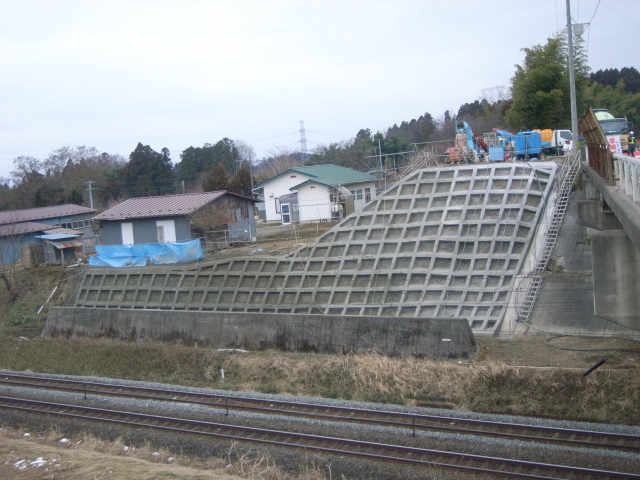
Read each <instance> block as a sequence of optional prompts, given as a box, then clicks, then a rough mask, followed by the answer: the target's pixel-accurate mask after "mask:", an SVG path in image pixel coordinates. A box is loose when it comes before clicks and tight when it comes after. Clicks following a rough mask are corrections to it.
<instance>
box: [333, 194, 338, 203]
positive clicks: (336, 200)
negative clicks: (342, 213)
mask: <svg viewBox="0 0 640 480" xmlns="http://www.w3.org/2000/svg"><path fill="white" fill-rule="evenodd" d="M339 201H340V196H339V195H331V203H338V202H339Z"/></svg>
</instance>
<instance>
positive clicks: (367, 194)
mask: <svg viewBox="0 0 640 480" xmlns="http://www.w3.org/2000/svg"><path fill="white" fill-rule="evenodd" d="M364 200H365V201H366V202H370V201H371V189H370V188H365V189H364Z"/></svg>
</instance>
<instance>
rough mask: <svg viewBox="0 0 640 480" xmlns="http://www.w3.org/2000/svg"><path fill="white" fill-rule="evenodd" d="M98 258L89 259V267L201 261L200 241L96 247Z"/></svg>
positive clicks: (119, 266) (121, 266) (118, 266)
mask: <svg viewBox="0 0 640 480" xmlns="http://www.w3.org/2000/svg"><path fill="white" fill-rule="evenodd" d="M96 252H97V253H98V256H96V257H89V265H93V266H98V267H116V268H123V267H144V266H145V265H146V264H147V262H151V263H152V264H154V265H167V264H172V263H187V262H195V261H197V260H202V259H203V258H204V252H203V251H202V245H200V240H197V239H196V240H191V241H190V242H184V243H152V244H147V245H96Z"/></svg>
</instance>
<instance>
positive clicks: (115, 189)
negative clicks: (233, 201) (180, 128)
mask: <svg viewBox="0 0 640 480" xmlns="http://www.w3.org/2000/svg"><path fill="white" fill-rule="evenodd" d="M573 43H574V49H575V51H574V59H575V61H574V65H575V79H576V96H577V102H578V112H579V114H582V113H583V112H585V111H586V110H587V109H588V108H589V107H593V108H607V109H609V111H610V112H611V113H612V114H613V115H614V116H615V117H627V118H628V119H629V120H631V121H632V122H633V123H634V124H637V123H638V122H640V73H638V71H637V70H636V69H635V68H634V67H624V68H622V69H621V70H618V69H606V70H604V71H603V70H599V71H598V72H595V73H591V72H590V68H589V66H588V61H587V56H586V53H585V49H584V42H583V40H582V39H581V38H580V37H575V38H574V42H573ZM522 51H523V53H524V60H523V62H522V64H521V65H516V66H515V72H514V75H513V77H512V78H511V84H510V86H509V87H506V86H497V87H492V88H487V89H484V90H482V91H481V94H480V97H479V98H478V99H476V100H474V101H473V102H470V103H465V104H463V105H461V106H460V107H459V109H458V111H457V112H455V113H452V112H450V111H445V112H444V113H443V114H442V115H440V116H438V117H434V116H433V115H432V114H430V113H429V112H425V113H424V114H423V115H421V116H420V117H418V118H417V119H412V120H404V121H401V122H400V123H399V124H397V123H396V124H394V125H393V126H391V127H389V128H388V129H386V131H384V132H375V133H373V132H372V131H371V130H370V129H368V128H362V129H360V130H359V131H358V132H357V133H356V134H355V136H354V137H352V138H350V139H347V140H343V141H340V142H334V143H331V144H329V145H321V146H319V147H317V148H316V149H315V150H314V151H313V152H312V153H311V155H308V156H304V157H303V156H302V154H301V153H300V152H297V151H295V150H291V149H286V148H278V147H276V148H274V149H272V150H271V151H270V152H269V154H268V155H267V156H265V157H264V158H262V159H260V160H257V159H256V158H255V157H256V156H255V152H254V151H253V148H252V147H251V146H250V145H248V144H246V143H245V142H243V141H241V140H231V139H229V138H226V137H225V138H223V139H221V140H219V141H218V142H216V143H213V144H211V143H205V144H204V145H203V146H201V147H193V146H191V147H189V148H187V149H185V150H184V151H183V152H182V153H181V154H180V160H179V161H177V162H175V163H174V162H173V161H172V159H171V156H170V152H169V150H168V149H166V148H162V149H161V150H160V151H159V152H157V151H155V150H153V149H152V148H151V147H150V146H149V145H143V144H142V143H138V145H137V146H136V148H135V149H134V151H133V152H131V154H130V155H129V158H128V159H127V158H125V157H123V156H121V155H118V154H109V153H106V152H100V151H99V150H98V149H96V148H95V147H87V146H75V147H72V146H65V147H62V148H59V149H57V150H54V151H53V152H51V153H50V154H49V156H47V158H46V159H44V160H39V159H37V158H34V157H31V156H21V157H18V158H16V159H15V160H14V162H13V163H14V170H13V171H12V172H11V178H0V210H13V209H22V208H33V207H43V206H49V205H57V204H63V203H75V204H79V205H88V204H89V202H88V193H87V186H88V185H89V184H88V183H87V182H92V183H91V184H90V185H91V190H92V195H93V202H94V207H95V208H97V209H99V210H101V209H104V208H108V207H109V206H110V205H111V204H113V203H115V202H120V201H122V200H124V199H127V198H130V197H139V196H151V195H167V194H175V193H182V192H186V193H189V192H198V191H213V190H228V191H232V192H236V193H239V194H242V195H247V196H251V195H252V188H253V186H254V185H255V184H257V183H259V182H261V181H263V180H266V179H267V178H270V177H272V176H274V175H277V174H279V173H281V172H283V171H285V170H287V169H289V168H291V167H295V166H301V165H305V164H306V165H318V164H328V163H332V164H336V165H341V166H346V167H349V168H352V169H355V170H359V171H362V172H375V171H376V170H378V169H381V168H382V169H388V168H394V167H398V166H402V164H403V163H404V162H408V159H409V158H410V157H411V156H412V155H413V154H414V152H417V151H422V150H425V149H430V150H429V151H432V152H433V153H436V154H438V153H443V152H444V150H445V149H446V148H447V147H448V146H450V145H451V141H452V140H453V138H454V137H455V131H456V123H457V122H458V121H460V120H463V121H466V122H467V123H468V124H469V125H471V127H472V128H473V130H474V131H475V132H476V133H477V134H478V135H483V134H484V133H486V132H490V131H491V130H492V129H493V128H496V127H497V128H502V129H506V130H511V131H521V130H530V129H538V128H539V129H545V128H550V129H569V128H570V125H571V109H570V103H569V102H570V99H569V70H568V48H567V42H566V35H565V34H564V33H562V32H559V33H557V34H556V35H554V36H552V37H551V38H549V39H548V40H547V43H546V44H544V45H537V46H534V47H532V48H524V49H522Z"/></svg>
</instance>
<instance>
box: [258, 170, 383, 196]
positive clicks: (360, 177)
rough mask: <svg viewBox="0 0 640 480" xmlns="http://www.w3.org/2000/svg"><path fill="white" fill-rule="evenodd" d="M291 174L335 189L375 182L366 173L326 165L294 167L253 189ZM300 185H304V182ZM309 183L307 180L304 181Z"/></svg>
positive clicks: (374, 179)
mask: <svg viewBox="0 0 640 480" xmlns="http://www.w3.org/2000/svg"><path fill="white" fill-rule="evenodd" d="M291 172H296V173H299V174H301V175H306V176H308V177H311V179H312V181H314V182H315V183H319V184H322V185H326V186H328V187H335V186H336V185H348V184H350V183H358V182H375V181H376V177H374V176H372V175H369V174H367V173H362V172H358V171H357V170H352V169H350V168H346V167H341V166H339V165H333V164H327V165H309V166H307V167H294V168H290V169H289V170H287V171H286V172H282V173H280V174H279V175H276V176H275V177H271V178H270V179H268V180H265V181H264V182H261V183H259V184H258V185H256V187H255V188H259V187H261V186H263V185H264V184H266V183H269V182H270V181H272V180H274V179H276V178H279V177H282V176H283V175H286V174H288V173H291ZM301 180H303V181H302V182H301V183H304V182H305V180H304V179H301ZM306 181H309V180H306ZM295 188H296V187H293V188H292V189H291V190H295Z"/></svg>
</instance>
